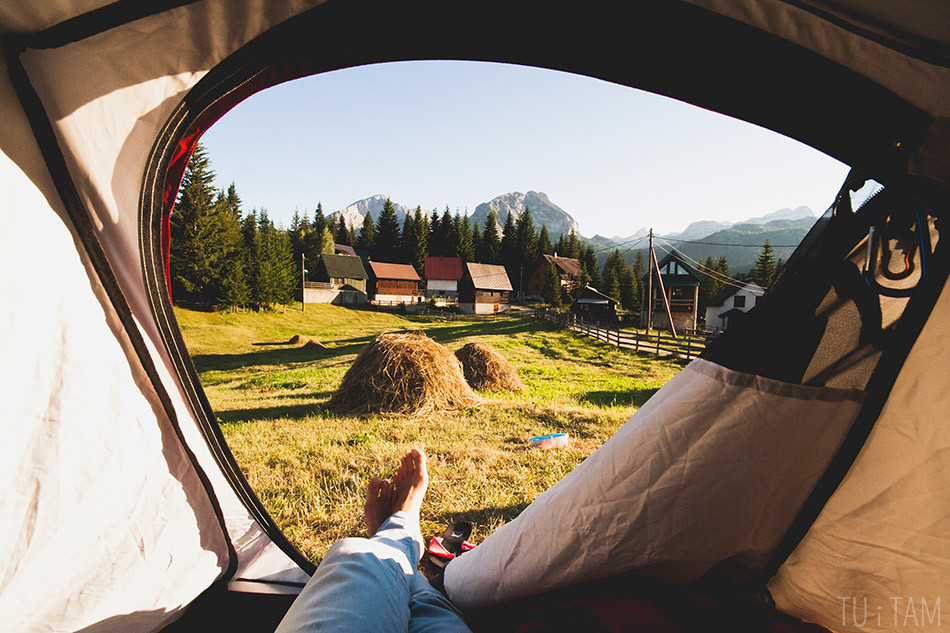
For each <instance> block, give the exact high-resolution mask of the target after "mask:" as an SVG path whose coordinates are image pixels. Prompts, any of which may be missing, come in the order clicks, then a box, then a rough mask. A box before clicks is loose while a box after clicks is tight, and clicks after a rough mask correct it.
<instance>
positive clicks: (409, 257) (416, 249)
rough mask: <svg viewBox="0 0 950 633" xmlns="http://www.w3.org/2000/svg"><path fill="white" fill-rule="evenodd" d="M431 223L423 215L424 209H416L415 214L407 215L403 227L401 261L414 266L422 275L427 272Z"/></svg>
mask: <svg viewBox="0 0 950 633" xmlns="http://www.w3.org/2000/svg"><path fill="white" fill-rule="evenodd" d="M428 242H429V223H428V222H427V221H426V216H425V215H423V214H422V207H416V210H415V211H414V212H413V213H407V214H406V220H405V222H403V225H402V251H401V255H400V256H401V258H402V259H401V261H404V262H408V263H410V264H412V267H413V268H415V269H416V272H417V273H419V274H420V275H421V274H422V273H423V271H424V270H425V261H426V255H427V254H428V249H427V246H428Z"/></svg>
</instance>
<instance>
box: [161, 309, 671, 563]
mask: <svg viewBox="0 0 950 633" xmlns="http://www.w3.org/2000/svg"><path fill="white" fill-rule="evenodd" d="M176 315H177V317H178V321H179V324H180V326H181V329H182V333H183V335H184V337H185V341H186V342H187V344H188V348H189V351H190V352H191V355H192V358H193V360H194V363H195V366H196V368H197V370H198V372H199V375H200V377H201V381H202V384H203V385H204V389H205V391H206V393H207V395H208V398H209V400H210V401H211V404H212V406H213V407H214V409H215V412H216V414H217V417H218V421H219V423H220V425H221V428H222V430H223V432H224V435H225V437H226V438H227V441H228V443H229V445H230V447H231V450H232V451H233V452H234V454H235V456H236V458H237V460H238V462H239V463H240V465H241V468H242V469H243V471H244V473H245V475H246V476H247V478H248V480H249V481H250V483H251V486H252V487H253V488H254V490H255V491H256V492H257V494H258V496H259V497H260V498H261V500H262V502H263V503H264V505H265V506H266V507H267V509H268V511H269V512H270V513H271V515H272V516H273V518H274V520H275V521H276V522H277V524H278V525H279V526H280V527H281V528H282V529H283V530H284V532H285V534H286V535H287V536H288V537H289V538H290V540H291V541H292V542H293V543H294V544H295V545H296V546H297V547H298V548H300V550H301V551H302V552H304V554H306V555H307V556H308V557H310V558H311V559H313V560H314V561H319V560H320V559H321V558H322V556H323V554H324V553H325V552H326V550H327V548H328V547H329V546H330V545H331V544H332V543H333V542H334V541H336V540H338V539H340V538H343V537H346V536H358V535H363V534H364V529H363V524H362V504H363V498H364V490H365V486H366V482H367V480H368V479H369V478H370V477H372V476H374V475H387V476H388V475H389V474H391V472H392V470H393V468H394V467H395V465H396V463H397V460H398V458H399V457H401V456H402V455H403V454H404V453H405V452H406V451H407V450H408V448H409V447H411V446H413V445H417V446H421V447H423V448H424V449H425V451H426V452H427V453H428V455H429V458H430V459H429V470H430V476H431V484H430V487H429V493H428V495H427V497H426V503H425V505H424V506H423V515H422V529H423V533H424V535H425V536H426V537H427V538H428V537H429V536H433V535H437V534H441V533H442V531H443V530H444V529H445V526H446V524H447V523H449V522H450V521H452V520H458V519H465V520H469V521H471V522H473V523H474V525H475V533H474V534H473V539H472V540H473V541H475V542H478V541H480V540H481V539H482V538H484V537H485V536H486V535H487V534H489V533H490V532H491V531H493V530H494V529H496V528H497V527H499V526H500V525H502V524H504V523H505V522H507V521H510V520H511V519H513V518H514V517H516V516H517V515H518V513H519V512H520V511H521V510H522V509H524V507H525V506H527V505H528V504H529V503H531V501H532V500H533V499H534V498H535V497H537V496H538V495H539V494H540V493H541V492H543V491H544V490H545V489H547V488H548V487H550V486H551V485H553V484H554V483H555V482H557V481H558V480H559V479H561V477H563V476H564V475H565V474H567V473H568V472H570V471H571V470H572V469H573V468H574V467H575V466H576V465H577V464H578V463H580V462H581V461H582V460H584V458H585V457H587V456H588V455H589V454H590V453H591V452H593V451H594V450H596V449H597V448H598V447H599V446H600V445H601V444H603V443H604V442H605V441H606V440H607V439H608V438H609V437H610V436H611V435H612V434H613V433H614V432H615V431H616V430H617V429H618V428H619V427H620V426H621V425H622V424H623V423H624V422H625V421H626V420H627V419H628V418H629V417H630V416H631V415H632V414H633V413H634V412H635V411H636V410H637V408H638V407H640V406H641V405H643V403H644V402H646V400H647V399H648V398H649V397H650V396H651V395H653V393H655V392H656V390H657V389H659V388H660V387H661V386H662V385H663V384H664V383H665V382H666V381H667V380H669V379H670V378H672V377H673V376H674V375H675V374H676V373H677V372H678V371H679V369H680V368H681V366H682V365H681V364H679V363H677V362H675V361H673V360H668V359H658V358H655V357H653V356H648V355H636V354H633V353H631V352H629V351H624V350H618V349H616V348H614V347H611V346H608V345H606V344H604V343H600V342H597V341H594V340H591V339H588V338H581V337H578V336H575V335H574V334H572V333H571V332H569V331H563V330H558V329H556V328H555V327H554V326H552V325H551V324H549V323H547V322H544V321H538V320H535V319H532V318H529V317H525V318H499V319H497V320H490V321H486V320H461V319H460V320H444V319H441V318H437V317H411V316H399V315H396V314H391V313H385V312H377V311H372V310H368V309H367V310H363V309H349V308H343V307H337V306H331V305H308V306H307V309H306V311H301V310H300V308H299V304H298V305H297V308H296V309H295V310H294V309H291V308H288V309H287V310H286V311H285V312H282V313H281V312H275V313H255V312H243V313H227V312H211V313H209V312H195V311H191V310H185V309H176ZM420 329H421V330H423V331H425V333H426V334H427V335H428V336H429V337H431V338H432V339H434V340H435V341H437V342H439V343H441V344H443V345H445V346H446V347H448V348H449V349H450V350H452V351H456V350H458V349H459V348H460V347H461V346H463V345H464V344H466V343H468V342H471V341H479V342H482V343H488V344H489V345H491V346H492V347H494V348H495V349H496V350H497V351H498V352H499V353H501V354H502V355H503V356H504V357H505V358H506V359H507V360H508V361H509V362H510V363H511V364H512V366H514V367H515V369H516V370H517V371H518V374H519V375H520V376H521V379H522V380H523V381H524V383H525V385H526V390H525V391H524V392H521V393H517V394H510V393H507V394H498V393H491V392H479V395H480V396H481V398H482V402H481V403H480V404H479V405H477V406H474V407H471V408H469V409H465V410H462V411H451V412H442V413H438V414H432V415H426V416H395V415H384V416H381V415H370V416H361V417H355V416H339V415H335V414H333V413H331V412H328V411H326V410H325V403H326V402H327V400H328V399H329V398H330V396H331V395H332V394H333V392H334V390H335V389H336V388H337V386H338V385H339V383H340V380H341V379H342V378H343V375H344V373H346V371H347V369H348V368H349V366H350V364H351V363H352V362H353V360H354V358H355V357H356V354H357V353H358V352H359V350H360V349H361V348H362V347H363V346H364V345H365V344H366V343H368V342H369V341H371V340H372V339H373V338H374V337H375V336H377V335H378V334H380V333H383V332H399V331H408V330H420ZM295 334H302V335H305V336H308V337H311V338H313V339H316V340H318V341H320V343H322V344H323V345H324V346H325V349H302V348H301V347H300V346H294V345H289V344H286V341H288V340H289V339H290V338H291V337H292V336H294V335H295ZM561 432H563V433H568V434H569V435H570V445H569V446H568V448H566V449H553V450H540V449H533V448H530V447H529V445H528V443H527V439H528V438H529V437H532V436H535V435H542V434H545V433H561Z"/></svg>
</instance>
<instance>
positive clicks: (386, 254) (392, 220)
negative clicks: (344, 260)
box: [373, 198, 399, 262]
mask: <svg viewBox="0 0 950 633" xmlns="http://www.w3.org/2000/svg"><path fill="white" fill-rule="evenodd" d="M398 248H399V220H398V219H397V218H396V208H395V207H394V206H393V203H392V202H391V201H390V200H389V198H386V202H385V203H383V210H382V212H381V213H380V214H379V223H378V224H377V226H376V249H375V251H374V252H373V259H375V260H376V261H379V262H394V261H396V258H397V257H398V256H399V253H398Z"/></svg>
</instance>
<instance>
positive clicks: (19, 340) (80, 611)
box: [0, 154, 229, 631]
mask: <svg viewBox="0 0 950 633" xmlns="http://www.w3.org/2000/svg"><path fill="white" fill-rule="evenodd" d="M0 173H2V174H3V176H4V178H3V181H4V184H5V187H4V193H5V197H4V212H5V216H4V217H5V230H4V231H2V232H0V258H2V259H0V261H2V262H3V264H4V268H5V269H6V270H11V268H10V266H9V263H10V262H15V263H16V271H17V272H16V273H15V274H8V275H4V284H3V291H2V292H3V301H2V302H0V303H2V304H3V305H4V306H11V307H12V306H17V307H19V308H21V309H18V310H5V311H4V314H3V320H4V322H3V326H2V327H0V349H3V350H4V359H5V361H7V362H4V363H3V364H2V366H0V401H2V402H3V403H4V411H5V414H4V423H5V424H4V441H3V442H2V443H0V485H2V488H3V490H4V491H6V492H5V494H4V495H3V496H0V516H3V517H4V520H3V522H2V523H0V548H2V550H0V551H3V552H4V556H3V557H2V563H0V629H2V630H4V631H32V630H43V631H47V630H54V631H56V630H68V631H74V630H79V629H81V628H83V627H84V626H88V625H91V624H94V623H96V622H100V621H103V620H108V619H109V618H110V617H113V616H115V615H118V614H122V613H129V612H133V611H137V612H140V613H143V615H142V616H141V620H140V621H141V622H142V623H143V624H144V623H146V622H151V624H150V625H149V626H152V627H154V625H155V623H159V622H163V621H168V620H169V619H171V618H172V617H174V615H175V612H176V611H177V610H180V609H181V608H182V607H183V606H184V605H187V604H188V603H189V602H190V601H191V600H192V599H193V598H194V596H195V595H197V593H196V592H198V593H200V592H201V591H202V590H203V589H204V588H205V587H207V586H208V584H209V583H211V582H212V581H213V580H214V579H215V578H218V577H220V576H221V575H222V574H223V573H224V571H225V570H226V569H227V567H228V564H229V561H228V556H229V555H228V546H227V542H226V539H225V535H224V533H223V529H222V526H221V525H220V524H219V522H218V519H217V517H216V513H215V510H214V509H213V508H212V507H211V503H210V501H209V499H208V494H207V492H206V490H205V488H204V485H203V483H202V482H201V481H200V479H199V477H198V476H197V474H196V472H195V470H194V469H193V467H192V464H191V461H190V459H189V457H188V455H187V454H186V452H185V448H184V446H183V445H182V444H181V443H180V442H179V441H178V439H177V437H176V434H175V431H174V429H173V428H172V426H171V424H170V422H169V420H167V419H166V418H165V417H164V416H163V415H162V414H161V413H160V411H161V407H160V405H159V403H158V400H157V398H156V397H155V394H154V393H152V392H150V390H149V388H148V381H147V380H146V379H145V377H144V375H143V372H142V371H141V369H140V368H139V367H138V366H137V361H138V359H137V358H136V357H135V355H134V354H133V353H132V352H131V350H130V349H129V347H128V345H127V344H126V343H123V340H122V338H123V337H122V335H121V331H120V330H119V329H118V328H117V320H116V318H115V316H114V315H113V314H112V312H111V310H110V309H109V304H108V302H107V301H106V300H105V296H104V293H103V291H102V288H101V287H100V286H98V285H97V283H96V280H95V278H93V277H89V276H87V268H88V266H89V263H88V261H87V260H85V258H84V256H83V253H82V252H81V251H80V252H77V250H76V247H75V236H74V235H71V234H70V231H69V230H68V228H67V227H66V226H64V224H63V223H62V221H61V220H60V219H59V218H58V217H57V215H56V214H55V213H53V212H52V211H51V209H50V208H49V206H48V203H47V201H46V200H45V199H44V198H43V196H42V195H40V194H39V192H38V191H37V190H36V189H35V188H34V187H33V186H32V184H31V183H30V182H29V181H28V180H27V179H26V177H25V175H24V174H23V173H22V172H20V171H19V170H18V169H17V168H16V167H15V166H14V165H13V164H12V163H11V162H10V160H9V158H8V157H6V156H5V155H2V154H0ZM37 289H45V291H44V292H37ZM140 587H152V588H153V590H152V591H141V590H140V589H138V588H140ZM149 614H150V615H149Z"/></svg>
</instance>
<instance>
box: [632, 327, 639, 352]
mask: <svg viewBox="0 0 950 633" xmlns="http://www.w3.org/2000/svg"><path fill="white" fill-rule="evenodd" d="M633 351H634V352H637V353H639V352H640V333H639V332H637V331H636V330H634V332H633Z"/></svg>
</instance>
